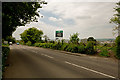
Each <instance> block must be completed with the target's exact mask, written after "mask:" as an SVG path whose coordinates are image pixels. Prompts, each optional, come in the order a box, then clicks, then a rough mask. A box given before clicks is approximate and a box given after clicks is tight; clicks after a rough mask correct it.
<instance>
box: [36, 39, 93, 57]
mask: <svg viewBox="0 0 120 80" xmlns="http://www.w3.org/2000/svg"><path fill="white" fill-rule="evenodd" d="M34 46H36V47H43V48H51V49H56V50H64V51H68V52H73V53H82V54H90V55H92V54H95V49H94V44H93V42H91V41H90V42H88V44H87V45H84V44H83V43H80V44H73V43H63V44H62V43H59V42H58V43H35V44H34Z"/></svg>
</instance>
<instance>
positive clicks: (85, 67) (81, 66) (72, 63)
mask: <svg viewBox="0 0 120 80" xmlns="http://www.w3.org/2000/svg"><path fill="white" fill-rule="evenodd" d="M65 63H67V64H71V65H73V66H76V67H79V68H82V69H85V70H88V71H91V72H94V73H97V74H101V75H104V76H107V77H110V78H115V77H114V76H111V75H108V74H104V73H102V72H99V71H95V70H92V69H89V68H86V67H83V66H79V65H76V64H73V63H70V62H68V61H65Z"/></svg>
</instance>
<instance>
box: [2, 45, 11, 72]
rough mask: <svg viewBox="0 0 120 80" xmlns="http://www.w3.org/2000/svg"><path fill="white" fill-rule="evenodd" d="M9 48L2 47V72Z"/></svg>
mask: <svg viewBox="0 0 120 80" xmlns="http://www.w3.org/2000/svg"><path fill="white" fill-rule="evenodd" d="M9 51H10V48H9V47H8V46H2V71H4V69H5V62H6V60H7V57H8V54H9Z"/></svg>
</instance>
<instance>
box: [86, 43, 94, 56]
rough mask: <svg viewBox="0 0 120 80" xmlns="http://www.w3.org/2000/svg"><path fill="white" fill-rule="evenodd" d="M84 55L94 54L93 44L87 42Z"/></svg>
mask: <svg viewBox="0 0 120 80" xmlns="http://www.w3.org/2000/svg"><path fill="white" fill-rule="evenodd" d="M86 54H95V50H94V43H93V42H92V41H88V43H87V46H86Z"/></svg>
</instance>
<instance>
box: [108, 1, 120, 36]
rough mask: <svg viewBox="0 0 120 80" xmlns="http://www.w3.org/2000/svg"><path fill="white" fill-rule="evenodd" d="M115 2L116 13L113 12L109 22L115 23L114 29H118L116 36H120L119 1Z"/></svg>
mask: <svg viewBox="0 0 120 80" xmlns="http://www.w3.org/2000/svg"><path fill="white" fill-rule="evenodd" d="M116 4H117V6H116V7H115V8H114V9H115V11H116V12H117V14H114V16H113V17H112V18H111V19H110V23H114V24H116V25H117V26H116V27H115V29H114V30H118V36H120V2H118V3H116Z"/></svg>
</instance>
